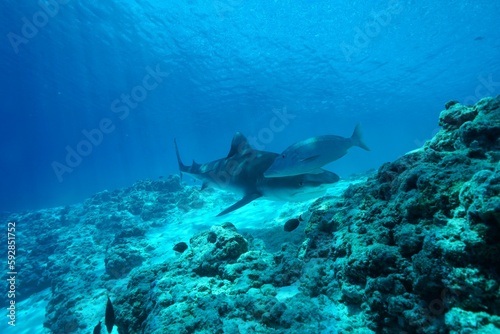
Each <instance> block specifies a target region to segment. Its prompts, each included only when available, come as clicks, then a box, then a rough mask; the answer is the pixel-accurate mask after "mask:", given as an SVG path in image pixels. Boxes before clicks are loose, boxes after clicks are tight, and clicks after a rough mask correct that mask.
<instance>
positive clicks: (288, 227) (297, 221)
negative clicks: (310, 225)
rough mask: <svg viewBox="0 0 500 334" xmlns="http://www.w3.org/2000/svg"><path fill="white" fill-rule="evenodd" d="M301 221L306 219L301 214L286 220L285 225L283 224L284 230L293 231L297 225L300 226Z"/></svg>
mask: <svg viewBox="0 0 500 334" xmlns="http://www.w3.org/2000/svg"><path fill="white" fill-rule="evenodd" d="M301 221H304V219H302V215H300V216H299V218H298V219H297V218H292V219H289V220H287V221H286V223H285V225H284V226H283V230H284V231H285V232H292V231H293V230H295V229H296V228H297V227H299V224H300V222H301Z"/></svg>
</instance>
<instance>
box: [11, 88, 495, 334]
mask: <svg viewBox="0 0 500 334" xmlns="http://www.w3.org/2000/svg"><path fill="white" fill-rule="evenodd" d="M439 124H440V125H441V127H442V129H441V130H440V131H439V132H438V133H437V134H436V135H435V136H434V138H432V139H431V140H430V141H428V142H427V143H426V144H425V145H424V146H423V147H422V148H420V149H418V150H415V151H412V152H409V153H407V154H406V155H404V156H402V157H401V158H399V159H397V160H396V161H394V162H391V163H386V164H384V165H382V166H381V167H380V168H379V169H378V170H377V171H375V172H373V173H372V174H371V175H369V176H368V177H367V178H364V179H362V180H357V181H356V182H355V181H354V180H349V181H346V182H347V183H342V182H340V183H339V184H337V185H336V187H342V186H344V188H343V189H345V190H342V191H341V192H339V193H336V194H334V195H330V196H326V197H324V198H321V199H318V200H316V201H315V202H314V203H313V204H312V205H310V207H309V213H310V215H309V216H310V217H309V218H308V219H306V220H305V221H303V222H301V224H300V225H299V227H298V228H297V230H293V231H290V232H286V231H283V223H284V222H286V221H288V220H289V219H294V218H296V217H299V215H300V214H301V213H302V212H300V211H298V210H296V211H293V210H291V209H286V210H285V209H284V210H283V211H281V214H278V215H277V216H276V217H275V218H274V220H272V221H265V222H264V221H256V226H259V228H256V229H245V226H241V225H240V224H239V222H238V221H237V220H233V221H232V222H227V221H226V222H222V221H218V222H216V223H213V222H210V221H204V224H201V223H199V222H198V223H197V224H194V223H193V224H190V225H189V226H188V225H185V223H184V220H185V219H187V218H186V217H188V215H189V213H190V212H197V211H196V210H200V208H210V209H212V208H214V206H217V205H220V206H223V204H224V203H220V202H224V201H225V200H226V199H227V200H228V201H229V202H230V198H229V197H228V196H229V195H225V194H224V193H220V192H215V191H212V190H209V189H205V190H204V191H199V190H197V189H195V188H194V187H190V186H184V185H182V184H181V183H180V180H179V177H177V176H171V177H169V178H168V179H166V180H161V181H149V180H146V181H141V182H138V183H136V184H135V185H134V186H132V187H130V188H126V189H122V190H115V191H112V192H108V191H104V192H101V193H99V194H96V195H94V196H93V197H92V198H90V199H88V200H87V201H86V202H85V203H83V204H82V205H74V206H68V207H64V208H54V209H48V210H42V211H39V212H28V213H19V214H12V215H11V216H10V217H9V218H8V220H13V221H17V222H18V224H19V231H22V232H21V233H22V234H23V235H22V239H21V238H19V239H20V240H23V243H24V244H23V245H20V247H19V254H18V258H19V261H20V262H22V263H23V269H24V271H25V272H29V275H22V276H19V290H20V291H22V295H21V294H20V295H19V297H18V298H20V299H22V298H27V297H29V296H30V295H31V294H33V293H35V292H38V291H41V290H44V289H46V288H47V287H50V289H51V299H50V301H49V303H48V305H47V309H46V321H45V327H46V328H47V329H49V330H50V331H51V332H54V333H61V332H64V333H72V332H75V333H76V332H81V331H87V332H90V330H91V328H93V326H94V325H95V324H96V323H97V322H98V320H99V319H100V318H99V315H102V314H103V311H104V306H105V304H106V298H107V297H106V293H105V291H106V290H108V291H109V293H111V294H112V295H113V304H114V307H115V313H116V322H115V323H116V325H117V327H118V330H119V332H120V333H121V334H133V333H174V332H178V333H347V332H356V333H404V332H406V333H472V332H482V333H494V332H500V317H499V314H500V285H499V275H500V257H499V256H498V254H500V243H499V242H498V240H500V170H499V169H500V164H499V161H500V98H498V97H497V98H486V99H483V100H481V101H479V102H478V103H477V104H476V105H474V106H465V105H461V104H460V103H457V102H456V101H452V102H449V103H447V104H446V109H445V110H444V111H442V112H441V114H440V117H439ZM346 185H348V186H346ZM338 189H340V188H338ZM214 198H217V201H214ZM250 209H254V210H257V209H255V208H250ZM215 211H216V212H217V210H215ZM255 217H257V215H256V216H255ZM203 219H204V218H203ZM203 219H201V220H203ZM254 219H258V218H254ZM266 224H268V225H266ZM28 227H29V228H28ZM174 230H175V231H177V232H175V233H177V234H175V233H174V232H173V231H174ZM171 234H172V235H174V234H175V236H172V235H171ZM2 238H4V236H2ZM166 240H168V241H169V242H168V243H167V242H166ZM183 242H186V243H188V244H189V247H187V249H186V247H182V249H183V250H184V251H183V252H182V253H181V252H174V250H173V245H178V244H182V243H183Z"/></svg>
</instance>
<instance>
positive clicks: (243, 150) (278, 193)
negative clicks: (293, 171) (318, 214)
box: [174, 132, 340, 216]
mask: <svg viewBox="0 0 500 334" xmlns="http://www.w3.org/2000/svg"><path fill="white" fill-rule="evenodd" d="M174 145H175V153H176V155H177V162H178V164H179V170H180V172H181V175H182V173H186V174H190V175H191V176H193V177H194V178H196V179H198V180H200V181H202V189H204V188H206V187H209V186H211V187H214V188H219V189H224V190H229V191H232V192H236V193H240V194H242V195H243V197H242V198H241V199H240V200H239V201H237V202H236V203H234V204H233V205H231V206H229V207H228V208H226V209H224V210H223V211H222V212H220V213H219V214H218V215H217V216H222V215H225V214H227V213H229V212H232V211H234V210H237V209H239V208H241V207H243V206H245V205H247V204H248V203H250V202H252V201H254V200H256V199H257V198H264V199H269V200H278V201H290V202H298V201H306V200H309V199H313V198H317V197H320V196H322V195H324V193H325V192H326V190H327V189H328V188H329V187H330V186H331V185H332V184H333V183H335V182H337V181H338V180H339V179H340V178H339V176H338V175H337V174H335V173H332V172H329V171H326V170H321V171H319V172H317V173H305V174H300V175H295V176H287V177H276V178H266V177H264V172H265V171H266V170H267V169H268V168H269V167H270V166H271V164H272V163H273V161H274V160H275V159H276V157H277V156H278V154H277V153H273V152H267V151H259V150H255V149H254V148H253V147H251V146H250V144H249V143H248V140H247V139H246V137H245V136H243V135H242V134H241V133H240V132H237V133H236V134H235V135H234V137H233V140H232V143H231V148H230V150H229V153H228V155H227V156H226V157H225V158H222V159H218V160H214V161H212V162H209V163H206V164H198V163H196V162H195V161H194V160H193V164H192V165H191V166H186V165H184V164H183V163H182V160H181V157H180V154H179V149H178V147H177V141H176V140H175V139H174Z"/></svg>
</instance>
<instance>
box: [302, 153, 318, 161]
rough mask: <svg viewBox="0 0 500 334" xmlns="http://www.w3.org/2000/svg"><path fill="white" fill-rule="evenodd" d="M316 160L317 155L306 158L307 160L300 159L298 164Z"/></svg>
mask: <svg viewBox="0 0 500 334" xmlns="http://www.w3.org/2000/svg"><path fill="white" fill-rule="evenodd" d="M318 158H319V154H318V155H312V156H310V157H307V158H304V159H300V162H309V161H314V160H316V159H318Z"/></svg>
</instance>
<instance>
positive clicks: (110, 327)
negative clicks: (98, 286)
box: [104, 296, 115, 333]
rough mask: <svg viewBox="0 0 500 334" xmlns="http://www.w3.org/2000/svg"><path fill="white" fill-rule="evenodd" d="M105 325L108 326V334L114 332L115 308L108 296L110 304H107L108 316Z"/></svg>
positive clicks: (105, 318)
mask: <svg viewBox="0 0 500 334" xmlns="http://www.w3.org/2000/svg"><path fill="white" fill-rule="evenodd" d="M104 324H105V325H106V329H107V330H108V333H111V332H112V331H113V326H114V325H115V310H114V308H113V304H112V303H111V299H109V296H108V302H107V303H106V315H105V317H104Z"/></svg>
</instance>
